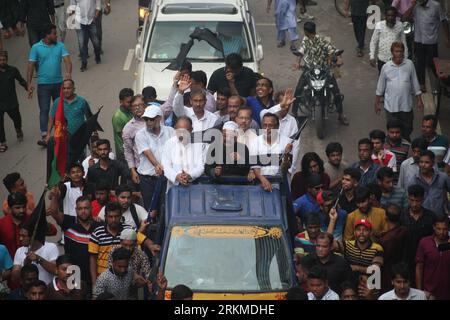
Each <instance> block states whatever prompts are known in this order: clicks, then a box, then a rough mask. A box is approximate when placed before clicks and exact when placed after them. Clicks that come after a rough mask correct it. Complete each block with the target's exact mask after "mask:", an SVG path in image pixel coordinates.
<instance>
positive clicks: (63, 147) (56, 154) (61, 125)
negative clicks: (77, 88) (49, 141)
mask: <svg viewBox="0 0 450 320" xmlns="http://www.w3.org/2000/svg"><path fill="white" fill-rule="evenodd" d="M53 137H54V143H53V146H54V149H53V159H52V162H51V167H50V177H49V179H48V182H47V184H48V186H49V187H53V186H55V185H56V184H58V183H59V182H60V181H61V179H62V177H64V175H65V173H66V164H67V156H68V154H67V150H68V149H67V148H68V133H67V121H66V118H65V117H64V95H63V88H62V86H61V94H60V96H59V102H58V107H57V108H56V114H55V133H54V136H53ZM49 151H50V152H51V150H49Z"/></svg>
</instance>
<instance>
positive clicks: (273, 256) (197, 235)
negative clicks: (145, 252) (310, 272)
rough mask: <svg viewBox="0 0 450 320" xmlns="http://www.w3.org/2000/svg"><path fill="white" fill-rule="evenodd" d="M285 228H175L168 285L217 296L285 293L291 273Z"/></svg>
mask: <svg viewBox="0 0 450 320" xmlns="http://www.w3.org/2000/svg"><path fill="white" fill-rule="evenodd" d="M286 252H287V246H286V240H285V238H284V236H283V233H282V229H281V228H279V227H267V226H262V227H258V226H223V225H222V226H214V225H212V226H211V225H207V226H206V225H205V226H175V227H173V228H172V230H171V238H170V243H169V248H168V253H167V259H166V263H165V270H164V274H165V275H166V277H167V280H168V282H169V284H170V285H172V286H175V285H177V284H184V285H187V286H188V287H189V288H191V289H193V290H199V291H219V292H233V291H235V292H246V291H250V292H251V291H264V292H268V291H276V290H287V289H288V288H289V287H290V286H291V285H292V284H291V272H290V268H289V265H290V263H291V261H289V258H288V255H287V254H286Z"/></svg>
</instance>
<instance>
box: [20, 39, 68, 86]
mask: <svg viewBox="0 0 450 320" xmlns="http://www.w3.org/2000/svg"><path fill="white" fill-rule="evenodd" d="M68 55H69V52H68V51H67V49H66V47H65V46H64V43H62V42H57V43H56V44H54V45H50V46H49V45H46V44H45V43H44V41H43V40H41V41H39V42H38V43H36V44H34V45H33V46H32V47H31V51H30V55H29V57H28V60H29V61H31V62H36V63H37V65H38V67H39V68H38V72H37V78H38V80H37V83H38V84H57V83H61V82H62V81H63V77H62V74H61V61H62V58H63V57H65V56H68Z"/></svg>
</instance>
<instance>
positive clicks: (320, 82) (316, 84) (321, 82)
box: [311, 80, 325, 90]
mask: <svg viewBox="0 0 450 320" xmlns="http://www.w3.org/2000/svg"><path fill="white" fill-rule="evenodd" d="M311 84H312V87H313V88H314V89H316V90H320V89H322V88H323V86H324V85H325V80H313V81H311Z"/></svg>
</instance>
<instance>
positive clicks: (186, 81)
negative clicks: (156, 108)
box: [178, 74, 192, 92]
mask: <svg viewBox="0 0 450 320" xmlns="http://www.w3.org/2000/svg"><path fill="white" fill-rule="evenodd" d="M191 84H192V81H191V79H190V77H189V76H188V75H187V74H185V75H184V76H182V77H181V80H180V82H179V83H178V90H180V91H182V92H185V91H186V90H187V89H189V88H190V87H191Z"/></svg>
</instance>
